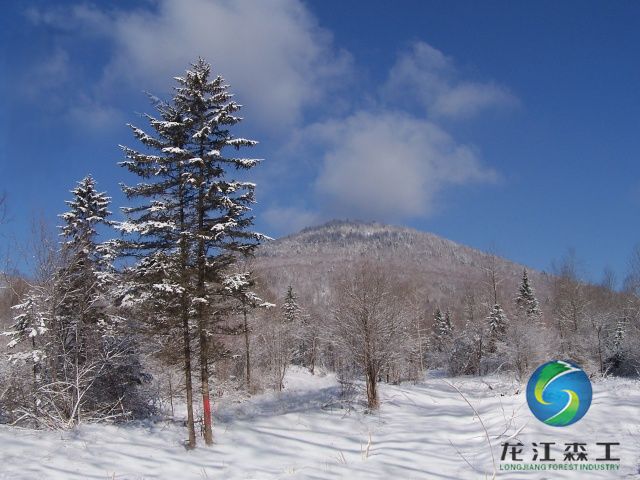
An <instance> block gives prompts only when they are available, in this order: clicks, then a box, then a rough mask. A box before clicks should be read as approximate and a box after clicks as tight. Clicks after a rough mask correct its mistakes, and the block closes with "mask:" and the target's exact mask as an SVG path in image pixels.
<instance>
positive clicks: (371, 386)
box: [366, 367, 380, 410]
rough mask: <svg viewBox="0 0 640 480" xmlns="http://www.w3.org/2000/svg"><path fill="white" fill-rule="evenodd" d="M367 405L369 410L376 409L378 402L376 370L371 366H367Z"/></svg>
mask: <svg viewBox="0 0 640 480" xmlns="http://www.w3.org/2000/svg"><path fill="white" fill-rule="evenodd" d="M366 376H367V406H368V407H369V409H370V410H376V409H377V408H378V407H379V406H380V404H379V402H378V383H377V378H376V372H375V371H374V369H373V368H372V367H368V368H367V375H366Z"/></svg>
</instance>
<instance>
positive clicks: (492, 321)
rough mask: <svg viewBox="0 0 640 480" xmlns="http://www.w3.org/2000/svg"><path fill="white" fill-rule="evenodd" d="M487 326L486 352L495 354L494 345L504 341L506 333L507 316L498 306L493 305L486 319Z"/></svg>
mask: <svg viewBox="0 0 640 480" xmlns="http://www.w3.org/2000/svg"><path fill="white" fill-rule="evenodd" d="M487 326H488V330H489V332H488V333H489V342H488V343H489V344H488V350H489V352H490V353H493V352H495V350H496V343H497V342H501V341H503V340H504V337H505V334H506V331H507V316H506V315H505V313H504V310H502V307H501V306H500V305H499V304H497V303H496V304H495V305H494V306H493V307H492V308H491V311H490V312H489V316H488V317H487Z"/></svg>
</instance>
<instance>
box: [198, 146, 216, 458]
mask: <svg viewBox="0 0 640 480" xmlns="http://www.w3.org/2000/svg"><path fill="white" fill-rule="evenodd" d="M200 154H201V156H204V149H203V147H202V146H201V147H200ZM201 175H202V176H203V177H204V175H203V174H202V172H201ZM199 183H200V187H199V191H198V207H197V208H198V212H197V213H198V234H199V238H198V257H197V262H198V283H197V297H198V299H199V300H200V301H199V302H198V305H197V310H198V333H199V336H200V389H201V392H202V410H203V413H204V418H203V422H204V425H203V427H204V428H203V429H204V442H205V443H206V444H207V445H213V430H212V427H211V401H210V398H209V363H208V362H209V341H208V339H207V331H206V328H205V322H206V320H207V319H206V314H207V309H205V308H204V304H203V302H204V300H205V296H206V291H205V275H206V254H207V252H206V248H205V243H204V238H203V235H204V217H205V205H204V197H205V191H204V183H203V181H202V179H200V182H199Z"/></svg>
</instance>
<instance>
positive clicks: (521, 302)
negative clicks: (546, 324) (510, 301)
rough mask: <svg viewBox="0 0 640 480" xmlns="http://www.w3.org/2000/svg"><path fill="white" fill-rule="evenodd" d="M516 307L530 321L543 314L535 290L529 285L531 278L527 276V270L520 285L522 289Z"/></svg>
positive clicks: (524, 271) (523, 273)
mask: <svg viewBox="0 0 640 480" xmlns="http://www.w3.org/2000/svg"><path fill="white" fill-rule="evenodd" d="M516 306H517V308H518V309H519V310H520V311H522V312H524V313H525V315H526V317H527V318H528V319H532V318H539V317H540V315H541V314H542V313H541V312H540V307H539V304H538V300H537V299H536V296H535V293H534V291H533V288H532V287H531V284H530V283H529V276H528V275H527V269H526V268H525V269H524V270H523V272H522V282H521V283H520V288H519V289H518V296H517V297H516Z"/></svg>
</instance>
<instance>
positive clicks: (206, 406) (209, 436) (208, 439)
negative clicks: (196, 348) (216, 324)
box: [198, 322, 213, 445]
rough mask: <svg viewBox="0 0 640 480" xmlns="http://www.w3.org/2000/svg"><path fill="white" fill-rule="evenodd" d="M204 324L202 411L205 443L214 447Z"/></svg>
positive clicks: (200, 326)
mask: <svg viewBox="0 0 640 480" xmlns="http://www.w3.org/2000/svg"><path fill="white" fill-rule="evenodd" d="M202 323H203V322H199V324H200V325H199V327H198V329H199V330H200V389H201V391H202V409H203V412H204V418H203V422H204V443H206V444H207V445H213V428H212V426H211V400H210V397H209V366H208V364H207V359H208V356H209V355H208V353H209V352H208V350H209V348H208V340H207V334H206V332H205V329H204V326H203V325H202Z"/></svg>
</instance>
